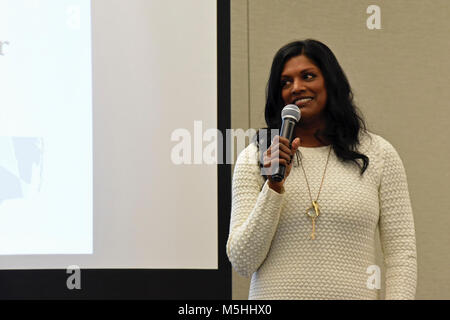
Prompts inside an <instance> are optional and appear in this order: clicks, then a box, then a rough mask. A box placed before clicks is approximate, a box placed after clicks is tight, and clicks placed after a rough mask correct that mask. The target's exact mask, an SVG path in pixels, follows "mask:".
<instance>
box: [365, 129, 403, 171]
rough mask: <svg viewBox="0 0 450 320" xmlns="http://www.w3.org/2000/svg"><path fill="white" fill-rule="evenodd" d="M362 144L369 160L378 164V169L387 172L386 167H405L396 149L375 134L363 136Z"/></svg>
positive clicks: (369, 133) (370, 133)
mask: <svg viewBox="0 0 450 320" xmlns="http://www.w3.org/2000/svg"><path fill="white" fill-rule="evenodd" d="M360 143H361V146H362V148H363V149H365V150H364V151H365V152H367V154H368V156H369V158H371V159H372V160H374V161H375V162H376V163H377V167H378V169H380V170H381V171H385V170H386V167H387V166H388V167H392V166H394V167H401V168H402V167H403V162H402V160H401V158H400V155H399V153H398V152H397V150H396V148H395V147H394V146H393V145H392V143H391V142H389V141H388V140H387V139H386V138H384V137H382V136H380V135H378V134H375V133H373V132H366V133H364V134H362V135H361V137H360Z"/></svg>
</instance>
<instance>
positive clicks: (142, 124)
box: [0, 0, 218, 269]
mask: <svg viewBox="0 0 450 320" xmlns="http://www.w3.org/2000/svg"><path fill="white" fill-rule="evenodd" d="M216 18H217V17H216V1H210V0H189V1H186V0H127V1H123V0H95V1H92V3H91V1H89V0H0V110H1V111H0V112H1V116H0V269H64V268H67V267H68V266H71V265H77V266H79V267H80V268H92V269H102V268H133V269H139V268H143V269H152V268H158V269H216V268H217V267H218V252H217V248H218V243H217V238H218V236H217V211H218V205H217V165H215V164H211V163H205V161H203V160H204V159H203V157H202V155H200V156H199V152H200V153H201V152H202V151H203V148H204V146H205V145H207V144H208V143H210V142H208V143H206V142H205V141H206V140H205V136H204V132H205V131H206V130H207V129H210V128H215V127H216V126H217V33H216V31H217V29H216V28H217V25H216ZM210 141H212V142H213V143H214V139H213V140H210ZM181 145H182V146H189V150H190V151H189V152H188V150H187V149H183V150H181V151H180V146H181ZM177 156H178V157H177ZM174 157H175V158H174ZM180 157H181V159H183V161H184V162H181V163H180V161H178V162H177V159H178V160H179V159H180ZM174 159H175V160H174Z"/></svg>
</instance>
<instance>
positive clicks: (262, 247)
mask: <svg viewBox="0 0 450 320" xmlns="http://www.w3.org/2000/svg"><path fill="white" fill-rule="evenodd" d="M257 159H258V158H257V150H256V146H254V145H251V146H249V147H247V148H246V149H245V150H244V151H243V152H242V153H241V154H240V155H239V157H238V159H237V161H236V165H235V168H234V174H233V185H232V209H231V222H230V234H229V236H228V242H227V255H228V258H229V259H230V262H231V264H232V265H233V268H234V269H235V270H236V271H237V272H238V273H239V274H241V275H243V276H245V277H249V276H251V275H252V274H253V272H255V271H256V270H257V269H258V268H259V266H260V265H261V264H262V262H263V261H264V259H265V258H266V256H267V253H268V252H269V249H270V245H271V242H272V239H273V236H274V234H275V231H276V229H277V225H278V220H279V217H280V211H281V204H282V199H283V197H284V195H283V194H280V193H277V192H276V191H274V190H272V189H271V188H269V186H268V182H267V181H266V182H265V183H264V185H263V188H262V190H261V184H262V183H263V178H262V176H261V174H260V168H259V166H258V164H257Z"/></svg>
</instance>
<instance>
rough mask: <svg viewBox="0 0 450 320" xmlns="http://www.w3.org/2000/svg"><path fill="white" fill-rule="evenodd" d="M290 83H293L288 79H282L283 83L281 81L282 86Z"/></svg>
mask: <svg viewBox="0 0 450 320" xmlns="http://www.w3.org/2000/svg"><path fill="white" fill-rule="evenodd" d="M290 83H291V81H290V80H288V79H283V80H281V83H280V85H281V88H284V87H287V86H288V85H289V84H290Z"/></svg>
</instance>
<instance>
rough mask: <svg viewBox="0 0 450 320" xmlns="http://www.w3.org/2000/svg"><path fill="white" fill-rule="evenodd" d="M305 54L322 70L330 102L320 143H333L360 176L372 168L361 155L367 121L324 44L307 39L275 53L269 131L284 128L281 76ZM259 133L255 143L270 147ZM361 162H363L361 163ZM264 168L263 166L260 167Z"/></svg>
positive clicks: (319, 134)
mask: <svg viewBox="0 0 450 320" xmlns="http://www.w3.org/2000/svg"><path fill="white" fill-rule="evenodd" d="M298 55H304V56H306V57H308V58H309V59H310V60H312V62H313V63H314V64H315V65H316V66H317V67H318V68H319V69H320V70H321V72H322V74H323V76H324V79H325V87H326V90H327V102H326V106H325V109H324V115H325V124H326V125H325V129H324V130H323V131H321V132H320V131H318V132H316V133H315V137H316V138H317V139H318V140H319V141H322V140H321V139H320V137H324V138H325V139H326V140H327V141H330V142H331V145H332V148H333V150H334V152H335V153H336V155H337V157H338V158H339V159H340V160H342V161H352V162H354V163H355V164H356V165H358V166H359V167H360V169H361V175H362V174H363V173H364V172H365V171H366V169H367V167H368V165H369V158H368V157H367V156H366V155H364V154H362V153H359V152H358V150H357V146H358V145H359V133H360V131H364V132H365V131H367V128H366V124H365V122H364V119H363V118H362V116H361V113H360V111H359V110H358V108H357V107H356V106H355V104H354V102H353V93H352V89H351V87H350V84H349V82H348V79H347V77H346V75H345V73H344V71H343V70H342V68H341V66H340V65H339V63H338V61H337V59H336V57H335V55H334V54H333V52H332V51H331V50H330V49H329V48H328V47H327V46H326V45H325V44H323V43H322V42H320V41H317V40H313V39H306V40H303V41H295V42H291V43H288V44H287V45H285V46H283V47H282V48H281V49H280V50H278V52H277V53H276V55H275V57H274V59H273V62H272V68H271V70H270V77H269V81H268V83H267V87H266V108H265V119H266V124H267V128H264V129H265V130H268V131H269V135H268V136H269V137H270V132H271V131H270V130H272V129H278V130H279V129H280V128H281V123H282V120H281V110H282V109H283V107H284V105H285V103H284V101H283V99H282V97H281V89H282V88H281V73H282V71H283V68H284V65H285V63H286V62H287V61H288V60H289V59H290V58H292V57H295V56H298ZM260 132H261V130H259V131H258V133H257V135H256V137H255V140H256V144H257V145H258V147H259V145H260V144H262V145H264V144H265V145H266V148H268V147H269V146H270V143H271V141H270V139H267V138H264V136H263V135H260ZM358 159H359V160H360V162H358ZM260 165H261V164H260Z"/></svg>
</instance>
